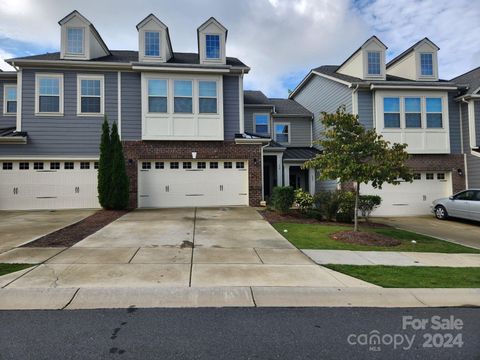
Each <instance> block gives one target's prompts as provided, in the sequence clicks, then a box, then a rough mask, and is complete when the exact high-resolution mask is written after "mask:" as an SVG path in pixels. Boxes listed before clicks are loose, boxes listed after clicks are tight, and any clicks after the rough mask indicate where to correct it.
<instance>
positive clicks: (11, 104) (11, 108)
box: [3, 84, 17, 115]
mask: <svg viewBox="0 0 480 360" xmlns="http://www.w3.org/2000/svg"><path fill="white" fill-rule="evenodd" d="M16 112H17V85H14V84H10V85H5V86H4V88H3V113H4V114H6V115H8V114H15V113H16Z"/></svg>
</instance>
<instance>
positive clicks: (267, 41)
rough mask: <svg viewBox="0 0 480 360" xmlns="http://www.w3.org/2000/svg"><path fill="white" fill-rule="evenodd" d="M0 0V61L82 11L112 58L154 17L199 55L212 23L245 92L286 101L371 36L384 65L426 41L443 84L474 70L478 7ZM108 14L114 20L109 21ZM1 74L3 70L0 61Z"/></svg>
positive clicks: (54, 35) (28, 49) (48, 40)
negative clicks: (220, 31) (242, 70)
mask: <svg viewBox="0 0 480 360" xmlns="http://www.w3.org/2000/svg"><path fill="white" fill-rule="evenodd" d="M135 4H136V6H135V7H133V8H132V6H131V1H119V0H117V1H115V0H103V1H101V2H100V1H98V0H95V1H92V0H83V1H70V0H62V1H61V2H60V1H58V0H42V1H38V0H15V1H12V0H0V59H5V58H11V57H16V56H25V55H30V54H38V53H44V52H51V51H58V47H59V42H60V31H59V30H60V28H59V26H58V24H57V22H58V20H60V19H61V18H62V17H63V16H65V15H67V14H68V13H69V12H70V11H72V10H73V9H77V10H79V11H80V12H81V13H82V14H83V15H84V16H86V17H87V18H88V19H89V20H90V21H91V22H92V23H94V25H95V27H96V28H97V30H98V31H99V32H100V34H101V35H102V37H103V39H104V40H105V42H106V43H107V45H108V46H109V47H110V48H111V49H132V50H136V49H137V48H138V45H137V43H138V38H137V32H136V29H135V25H136V24H137V23H138V22H140V20H142V19H143V18H144V17H145V16H146V15H148V14H149V13H150V12H153V13H154V14H155V15H157V16H158V17H159V18H160V19H161V20H162V21H163V22H164V23H165V24H167V26H168V27H169V30H170V34H171V37H172V44H173V48H174V51H187V52H190V51H192V52H194V51H196V50H197V49H196V46H197V43H196V28H197V27H198V25H200V24H201V23H202V22H203V21H205V20H206V19H207V18H208V17H210V16H215V17H216V18H217V19H218V20H219V21H220V22H222V23H223V24H224V25H225V26H226V27H227V28H228V29H229V33H228V44H227V54H228V55H229V56H235V57H238V58H240V59H241V60H242V61H244V62H245V63H246V64H248V65H249V66H250V67H251V68H252V71H251V72H250V74H249V75H247V76H246V77H245V88H246V89H261V90H263V91H264V92H265V93H266V94H267V95H269V96H271V97H284V96H287V94H288V89H293V88H294V87H295V86H296V85H297V84H298V82H299V81H301V79H302V78H303V77H304V76H305V74H306V73H308V71H309V70H310V69H311V68H313V67H316V66H320V65H325V64H340V63H342V62H343V60H345V59H346V58H347V57H348V56H349V55H350V54H351V53H352V52H353V51H355V50H356V49H357V48H358V47H359V46H360V45H361V44H362V43H363V42H364V41H365V40H366V39H368V38H369V37H370V36H372V35H377V36H378V37H379V38H380V39H381V40H382V41H383V42H384V43H385V44H386V45H387V46H388V52H387V60H388V59H391V58H393V57H394V56H395V55H397V54H399V53H400V52H402V51H403V50H405V49H406V48H408V47H409V46H411V45H412V44H413V43H415V42H416V41H418V40H420V39H422V38H424V37H428V38H430V39H431V40H432V41H433V42H434V43H436V44H437V45H438V46H439V47H440V49H441V50H440V52H439V63H440V64H439V65H440V77H442V78H446V79H449V78H452V77H454V76H456V75H459V74H461V73H463V72H466V71H468V70H469V69H472V68H475V67H478V66H480V36H478V34H479V33H480V20H479V19H480V1H478V0H475V1H471V0H456V1H446V0H423V1H419V0H394V1H391V0H388V1H387V0H358V1H349V0H335V1H332V0H242V1H238V0H202V1H198V0H197V1H186V0H176V1H158V0H136V1H135ZM112 9H114V13H112ZM0 68H2V69H8V66H7V65H6V64H5V63H3V62H2V61H0Z"/></svg>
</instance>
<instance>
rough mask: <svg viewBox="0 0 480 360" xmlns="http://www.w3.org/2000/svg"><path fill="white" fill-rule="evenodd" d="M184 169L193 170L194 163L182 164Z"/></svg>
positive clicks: (185, 162)
mask: <svg viewBox="0 0 480 360" xmlns="http://www.w3.org/2000/svg"><path fill="white" fill-rule="evenodd" d="M182 167H183V168H184V169H191V168H192V162H191V161H184V162H183V164H182Z"/></svg>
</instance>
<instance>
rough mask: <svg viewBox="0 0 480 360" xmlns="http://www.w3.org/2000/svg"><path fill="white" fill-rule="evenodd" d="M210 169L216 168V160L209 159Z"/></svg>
mask: <svg viewBox="0 0 480 360" xmlns="http://www.w3.org/2000/svg"><path fill="white" fill-rule="evenodd" d="M210 169H218V162H217V161H211V162H210Z"/></svg>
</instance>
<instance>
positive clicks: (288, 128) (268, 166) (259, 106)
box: [244, 90, 318, 199]
mask: <svg viewBox="0 0 480 360" xmlns="http://www.w3.org/2000/svg"><path fill="white" fill-rule="evenodd" d="M244 107H245V110H244V121H245V124H244V130H245V133H246V134H248V135H250V136H254V137H257V138H261V139H265V140H266V141H267V142H266V143H265V144H264V146H263V147H262V152H263V154H262V159H263V173H262V178H263V195H264V199H268V198H269V197H270V196H271V194H272V189H273V187H275V186H292V187H294V188H302V189H304V190H305V191H308V192H310V193H311V194H314V193H315V190H316V175H315V172H314V170H313V169H310V170H308V169H303V168H302V165H303V163H304V162H305V161H306V160H308V159H311V158H312V157H314V156H315V155H316V154H317V153H318V150H317V149H316V148H315V147H313V144H312V126H313V114H312V113H311V112H310V111H308V110H307V109H306V108H304V107H303V106H302V105H300V104H299V103H297V102H296V101H295V100H292V99H279V98H268V97H267V96H265V94H264V93H263V92H261V91H259V90H246V91H244Z"/></svg>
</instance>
